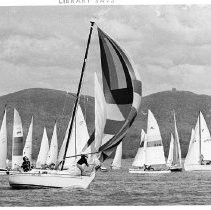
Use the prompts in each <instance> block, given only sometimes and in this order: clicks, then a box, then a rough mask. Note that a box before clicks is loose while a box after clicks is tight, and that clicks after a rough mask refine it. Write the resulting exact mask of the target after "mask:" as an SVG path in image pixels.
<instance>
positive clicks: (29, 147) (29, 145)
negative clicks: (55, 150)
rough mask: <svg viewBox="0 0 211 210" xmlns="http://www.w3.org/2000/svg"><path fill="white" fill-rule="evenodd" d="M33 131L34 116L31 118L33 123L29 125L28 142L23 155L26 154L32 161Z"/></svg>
mask: <svg viewBox="0 0 211 210" xmlns="http://www.w3.org/2000/svg"><path fill="white" fill-rule="evenodd" d="M32 133H33V117H32V119H31V124H30V126H29V131H28V135H27V137H26V142H25V146H24V149H23V156H26V157H27V158H28V159H29V161H30V162H31V160H32Z"/></svg>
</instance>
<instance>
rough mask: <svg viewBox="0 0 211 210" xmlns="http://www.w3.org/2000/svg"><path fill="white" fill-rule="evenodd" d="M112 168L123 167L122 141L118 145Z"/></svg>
mask: <svg viewBox="0 0 211 210" xmlns="http://www.w3.org/2000/svg"><path fill="white" fill-rule="evenodd" d="M111 166H112V168H121V166H122V142H121V143H120V144H119V145H118V146H117V148H116V153H115V156H114V160H113V162H112V164H111Z"/></svg>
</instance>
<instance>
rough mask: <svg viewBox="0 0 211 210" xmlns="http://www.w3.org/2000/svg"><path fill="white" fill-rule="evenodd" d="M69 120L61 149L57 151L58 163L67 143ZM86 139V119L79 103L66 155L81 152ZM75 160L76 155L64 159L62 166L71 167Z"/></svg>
mask: <svg viewBox="0 0 211 210" xmlns="http://www.w3.org/2000/svg"><path fill="white" fill-rule="evenodd" d="M70 122H71V120H70ZM70 122H69V124H68V127H67V130H66V134H65V137H64V140H63V143H62V146H61V149H60V151H59V155H58V161H57V162H58V163H60V162H61V161H62V160H63V157H64V152H65V145H66V143H67V137H68V131H69V128H70ZM88 140H89V133H88V128H87V125H86V121H85V119H84V115H83V112H82V110H81V107H80V105H79V106H78V109H77V113H76V117H75V121H74V124H73V129H72V133H71V136H70V143H69V146H68V149H67V153H66V156H67V157H70V156H75V155H79V154H81V152H82V149H83V148H84V146H85V144H86V143H87V141H88ZM75 161H76V157H72V158H67V159H66V161H65V164H64V168H65V169H66V168H69V167H71V166H72V165H73V164H74V163H75Z"/></svg>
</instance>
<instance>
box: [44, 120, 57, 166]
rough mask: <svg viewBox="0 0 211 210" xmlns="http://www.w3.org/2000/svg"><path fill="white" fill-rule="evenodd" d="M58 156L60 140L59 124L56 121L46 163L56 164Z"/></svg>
mask: <svg viewBox="0 0 211 210" xmlns="http://www.w3.org/2000/svg"><path fill="white" fill-rule="evenodd" d="M57 157H58V140H57V126H56V123H55V125H54V129H53V135H52V138H51V145H50V149H49V152H48V157H47V160H46V164H47V165H51V164H53V165H56V163H57Z"/></svg>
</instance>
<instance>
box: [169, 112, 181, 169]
mask: <svg viewBox="0 0 211 210" xmlns="http://www.w3.org/2000/svg"><path fill="white" fill-rule="evenodd" d="M174 136H175V138H174ZM174 136H173V134H172V133H171V142H170V148H169V155H168V160H167V166H169V169H170V171H172V172H174V171H175V172H177V171H182V158H181V149H180V143H179V135H178V131H177V125H176V117H175V113H174Z"/></svg>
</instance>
